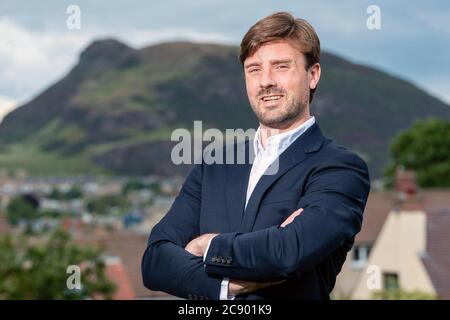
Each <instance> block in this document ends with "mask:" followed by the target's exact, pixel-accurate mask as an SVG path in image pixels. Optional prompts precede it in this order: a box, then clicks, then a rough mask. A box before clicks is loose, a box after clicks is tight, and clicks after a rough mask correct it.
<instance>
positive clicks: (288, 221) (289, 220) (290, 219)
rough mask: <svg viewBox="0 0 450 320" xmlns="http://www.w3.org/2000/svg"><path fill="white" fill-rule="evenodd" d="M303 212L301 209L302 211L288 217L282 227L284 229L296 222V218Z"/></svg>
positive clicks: (301, 209) (299, 210)
mask: <svg viewBox="0 0 450 320" xmlns="http://www.w3.org/2000/svg"><path fill="white" fill-rule="evenodd" d="M302 211H303V208H300V209H298V210H296V211H294V212H293V213H292V214H291V215H290V216H289V217H287V219H286V220H284V222H283V223H282V224H281V227H282V228H284V227H285V226H287V225H288V224H289V223H291V222H292V221H294V219H295V217H298V216H299V215H300V214H301V213H302Z"/></svg>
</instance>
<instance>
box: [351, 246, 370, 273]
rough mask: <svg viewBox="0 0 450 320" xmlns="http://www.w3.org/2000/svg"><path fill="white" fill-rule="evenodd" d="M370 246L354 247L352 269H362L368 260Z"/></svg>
mask: <svg viewBox="0 0 450 320" xmlns="http://www.w3.org/2000/svg"><path fill="white" fill-rule="evenodd" d="M371 248H372V247H371V246H370V245H355V246H354V247H353V257H352V266H353V268H357V269H360V268H363V267H365V266H366V264H367V260H369V253H370V249H371Z"/></svg>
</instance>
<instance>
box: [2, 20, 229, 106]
mask: <svg viewBox="0 0 450 320" xmlns="http://www.w3.org/2000/svg"><path fill="white" fill-rule="evenodd" d="M0 34H1V35H2V45H1V46H0V69H1V70H2V72H1V73H0V87H1V88H2V91H1V92H0V95H2V96H3V97H4V99H10V100H18V101H19V103H23V102H25V101H26V100H28V99H31V98H32V97H33V96H34V95H36V94H37V93H39V92H40V91H41V90H43V89H45V88H47V87H48V86H49V85H50V83H52V82H55V81H57V80H58V79H60V78H61V77H62V76H63V75H64V74H66V73H67V72H68V71H69V69H70V68H71V67H72V66H73V65H74V64H75V63H76V62H77V59H78V55H79V53H80V52H81V51H82V50H83V49H84V48H85V47H86V46H87V45H88V44H89V43H90V42H91V41H93V40H95V39H100V38H105V37H114V38H117V39H119V40H121V41H123V42H125V43H127V44H128V45H131V46H133V47H142V46H146V45H149V44H152V43H158V42H161V41H169V40H189V41H194V42H215V43H227V44H229V43H233V39H232V38H230V37H228V36H226V35H224V34H221V33H218V32H199V31H196V30H192V29H187V28H161V29H136V28H121V29H119V30H111V29H105V28H101V27H91V26H90V27H89V28H87V27H86V28H83V25H82V28H81V30H68V29H66V28H62V29H58V30H55V29H51V30H44V29H38V30H30V29H27V28H26V27H24V26H23V25H20V24H18V23H17V22H16V21H15V20H14V19H11V18H8V17H0Z"/></svg>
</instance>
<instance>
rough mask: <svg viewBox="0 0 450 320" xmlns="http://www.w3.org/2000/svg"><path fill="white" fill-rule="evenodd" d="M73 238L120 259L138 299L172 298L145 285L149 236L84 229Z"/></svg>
mask: <svg viewBox="0 0 450 320" xmlns="http://www.w3.org/2000/svg"><path fill="white" fill-rule="evenodd" d="M73 236H74V237H75V239H76V240H77V241H78V242H79V243H80V244H84V245H92V244H94V245H98V246H100V248H101V249H102V251H104V252H105V253H106V254H107V255H109V256H115V257H119V258H120V259H121V261H122V264H123V267H124V268H125V271H126V275H127V277H128V278H129V281H130V284H131V286H132V288H133V291H134V294H135V297H136V298H144V299H145V298H159V297H162V298H163V297H166V298H167V297H170V296H169V295H168V294H166V293H164V292H159V291H151V290H149V289H147V288H145V287H144V285H143V282H142V275H141V259H142V256H143V254H144V251H145V249H146V247H147V240H148V236H146V235H140V234H135V233H131V232H130V233H129V232H119V231H111V232H107V231H104V230H101V231H99V230H96V231H94V230H87V229H86V228H82V229H81V231H79V232H77V233H75V234H74V235H73Z"/></svg>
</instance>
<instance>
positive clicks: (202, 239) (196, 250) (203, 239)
mask: <svg viewBox="0 0 450 320" xmlns="http://www.w3.org/2000/svg"><path fill="white" fill-rule="evenodd" d="M217 235H218V233H205V234H202V235H201V236H199V237H197V238H195V239H193V240H191V241H190V242H189V243H188V244H187V245H186V248H184V250H186V251H188V252H189V253H191V254H193V255H194V256H198V257H203V256H204V255H205V251H206V247H207V246H208V242H209V240H211V239H212V238H214V237H215V236H217Z"/></svg>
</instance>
